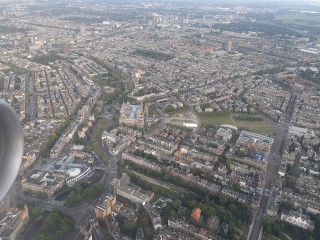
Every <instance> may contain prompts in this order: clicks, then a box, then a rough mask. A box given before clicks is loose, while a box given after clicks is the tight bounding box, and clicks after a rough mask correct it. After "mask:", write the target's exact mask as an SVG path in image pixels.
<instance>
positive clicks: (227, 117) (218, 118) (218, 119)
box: [200, 113, 275, 134]
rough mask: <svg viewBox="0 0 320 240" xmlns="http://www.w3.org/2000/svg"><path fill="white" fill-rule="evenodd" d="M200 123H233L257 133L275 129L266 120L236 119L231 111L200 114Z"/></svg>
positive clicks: (205, 125)
mask: <svg viewBox="0 0 320 240" xmlns="http://www.w3.org/2000/svg"><path fill="white" fill-rule="evenodd" d="M200 119H201V125H202V126H204V127H210V126H220V125H222V124H230V125H235V126H237V127H238V128H241V129H243V130H246V131H250V132H254V133H258V134H270V133H274V132H275V129H274V127H272V126H271V125H270V124H269V123H267V122H266V121H264V120H262V121H245V120H237V119H234V118H233V117H232V114H231V113H224V114H222V115H215V114H207V113H203V114H200Z"/></svg>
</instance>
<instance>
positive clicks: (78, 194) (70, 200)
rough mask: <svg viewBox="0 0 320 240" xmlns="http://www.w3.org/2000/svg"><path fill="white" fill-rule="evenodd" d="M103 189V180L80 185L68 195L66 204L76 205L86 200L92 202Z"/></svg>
mask: <svg viewBox="0 0 320 240" xmlns="http://www.w3.org/2000/svg"><path fill="white" fill-rule="evenodd" d="M103 190H104V186H103V184H102V183H101V182H97V183H95V184H93V185H91V186H86V185H84V184H82V185H79V186H77V187H76V188H75V190H74V191H72V192H71V193H70V194H69V195H68V196H67V197H66V205H67V206H69V207H76V206H79V205H81V204H82V203H84V202H91V201H93V200H94V199H96V198H97V197H99V196H100V194H101V193H102V192H103Z"/></svg>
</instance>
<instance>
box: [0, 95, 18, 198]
mask: <svg viewBox="0 0 320 240" xmlns="http://www.w3.org/2000/svg"><path fill="white" fill-rule="evenodd" d="M22 154H23V131H22V126H21V123H20V119H19V117H18V115H17V114H16V112H15V111H14V110H13V109H12V108H11V107H10V106H9V105H8V104H7V103H6V102H5V101H3V100H1V99H0V200H2V199H3V198H4V196H5V195H6V194H7V192H8V191H9V189H10V187H11V186H12V184H13V182H14V180H15V179H16V176H17V174H18V171H19V168H20V164H21V160H22Z"/></svg>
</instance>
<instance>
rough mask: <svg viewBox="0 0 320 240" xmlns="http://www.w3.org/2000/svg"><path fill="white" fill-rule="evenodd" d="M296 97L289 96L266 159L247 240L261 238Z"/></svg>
mask: <svg viewBox="0 0 320 240" xmlns="http://www.w3.org/2000/svg"><path fill="white" fill-rule="evenodd" d="M296 99H297V95H293V94H292V95H291V97H290V99H289V103H288V107H287V110H286V116H285V120H284V121H283V122H282V123H280V124H279V125H278V127H277V132H276V136H275V138H274V141H273V145H272V147H271V152H270V155H269V158H268V165H267V168H266V170H265V176H264V177H265V183H264V190H263V192H262V195H261V198H260V202H259V206H258V209H257V211H256V213H255V215H254V217H253V220H252V224H251V226H250V230H249V234H248V238H247V239H248V240H259V239H261V237H262V227H261V223H262V220H263V218H264V216H265V214H266V211H267V206H268V201H269V194H268V193H269V192H270V190H272V188H274V187H276V186H277V182H278V177H279V175H278V173H279V168H280V164H281V154H282V146H283V144H284V139H285V136H286V135H287V132H288V127H289V125H290V124H289V123H290V121H291V117H292V113H293V110H294V105H295V101H296Z"/></svg>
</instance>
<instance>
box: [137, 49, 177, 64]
mask: <svg viewBox="0 0 320 240" xmlns="http://www.w3.org/2000/svg"><path fill="white" fill-rule="evenodd" d="M133 54H135V55H140V56H143V57H147V58H153V59H156V60H162V61H169V60H171V59H173V58H174V57H175V56H174V55H171V54H166V53H162V52H157V51H152V50H145V49H138V50H136V51H134V52H133Z"/></svg>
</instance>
